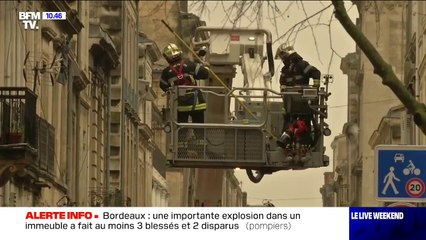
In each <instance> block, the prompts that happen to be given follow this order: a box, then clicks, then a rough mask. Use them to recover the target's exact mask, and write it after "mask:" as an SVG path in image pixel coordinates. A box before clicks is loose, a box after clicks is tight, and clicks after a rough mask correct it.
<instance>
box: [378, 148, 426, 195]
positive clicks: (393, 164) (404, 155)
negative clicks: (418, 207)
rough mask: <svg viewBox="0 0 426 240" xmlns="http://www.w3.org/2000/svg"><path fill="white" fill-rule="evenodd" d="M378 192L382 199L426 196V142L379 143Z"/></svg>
mask: <svg viewBox="0 0 426 240" xmlns="http://www.w3.org/2000/svg"><path fill="white" fill-rule="evenodd" d="M375 157H376V169H375V171H374V173H375V184H374V186H375V194H376V199H377V200H378V201H392V202H423V201H425V200H426V194H425V190H426V186H425V182H426V146H417V145H415V146H414V145H379V146H377V147H376V153H375Z"/></svg>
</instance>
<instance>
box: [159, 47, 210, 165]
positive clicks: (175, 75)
mask: <svg viewBox="0 0 426 240" xmlns="http://www.w3.org/2000/svg"><path fill="white" fill-rule="evenodd" d="M163 56H164V58H165V59H166V60H167V62H168V63H169V66H168V67H166V68H165V69H163V72H162V73H161V79H160V88H161V89H162V90H163V91H164V92H167V91H168V90H169V88H170V87H173V86H176V85H178V86H194V88H190V89H188V88H186V89H179V90H178V106H177V121H178V122H179V123H187V122H188V121H189V117H191V120H192V123H204V112H205V110H206V102H205V100H204V97H203V95H202V93H201V91H200V90H199V89H198V88H196V86H197V81H196V79H197V80H206V79H208V78H209V71H208V69H207V68H205V67H204V66H203V65H202V64H201V63H194V62H191V61H186V60H183V59H182V50H181V49H180V48H179V47H178V46H177V45H176V44H174V43H169V44H168V45H167V46H166V47H165V48H164V50H163ZM183 130H186V131H181V132H180V134H179V136H180V137H179V143H178V144H179V146H178V153H179V152H180V153H188V151H186V149H187V148H188V147H189V146H188V138H187V137H188V136H187V135H188V131H187V129H183ZM201 133H202V129H194V135H195V139H193V141H191V143H192V144H195V145H203V144H204V142H203V139H204V138H203V137H202V134H201ZM191 153H192V156H193V152H191ZM188 154H189V153H188ZM193 157H194V156H193Z"/></svg>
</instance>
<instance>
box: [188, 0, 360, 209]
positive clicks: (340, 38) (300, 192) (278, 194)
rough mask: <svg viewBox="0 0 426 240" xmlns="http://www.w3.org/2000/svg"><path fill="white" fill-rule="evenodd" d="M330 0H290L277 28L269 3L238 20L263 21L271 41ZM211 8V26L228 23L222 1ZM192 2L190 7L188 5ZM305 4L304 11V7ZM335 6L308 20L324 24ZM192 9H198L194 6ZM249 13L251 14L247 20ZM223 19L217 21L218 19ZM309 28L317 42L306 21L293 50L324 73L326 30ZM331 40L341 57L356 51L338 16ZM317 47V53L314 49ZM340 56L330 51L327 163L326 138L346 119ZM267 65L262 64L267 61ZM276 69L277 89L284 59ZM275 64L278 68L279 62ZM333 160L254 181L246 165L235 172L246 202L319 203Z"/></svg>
mask: <svg viewBox="0 0 426 240" xmlns="http://www.w3.org/2000/svg"><path fill="white" fill-rule="evenodd" d="M247 2H249V1H247ZM232 3H233V1H229V2H226V1H224V3H223V4H224V5H225V7H229V6H230V5H231V4H232ZM276 4H277V6H278V8H279V9H280V11H281V12H284V11H285V10H286V9H287V8H288V7H289V5H290V4H291V2H290V1H276ZM329 4H331V2H329V1H317V2H314V1H312V2H311V1H303V6H302V3H301V1H297V3H296V2H295V1H294V2H293V3H292V4H291V5H290V7H289V8H288V11H286V13H285V14H283V15H282V16H279V17H278V18H276V23H277V26H278V28H277V29H276V28H275V27H274V25H273V24H272V22H273V21H271V19H272V14H271V10H269V14H268V6H267V5H268V4H267V3H264V4H263V16H262V18H261V19H260V21H254V22H252V23H250V22H251V21H252V20H253V18H254V17H251V16H253V15H252V14H251V11H247V12H246V15H247V17H243V18H242V20H241V22H240V23H239V24H238V25H237V26H239V27H248V26H249V27H250V28H256V27H259V26H260V27H263V28H265V29H269V30H270V31H271V32H272V34H273V41H275V40H277V33H278V36H281V35H282V34H284V33H285V32H287V31H288V30H289V29H290V28H291V27H292V26H294V25H295V24H296V23H298V22H300V21H302V20H303V19H305V18H306V17H305V11H306V14H307V15H308V16H310V15H312V14H314V13H316V12H318V11H319V10H320V9H322V8H325V7H327V6H328V5H329ZM207 5H208V9H209V12H205V13H204V14H203V15H202V16H201V19H202V20H204V21H206V22H207V26H209V27H222V26H224V25H225V26H227V27H232V24H231V23H230V22H229V21H225V19H226V15H225V11H224V8H223V7H222V3H219V4H218V3H217V2H214V1H207ZM351 5H352V4H351V3H350V2H347V3H346V7H347V8H349V7H350V6H351ZM189 6H190V9H189V10H190V11H191V10H195V7H194V6H199V5H192V4H191V3H190V4H189ZM191 6H192V8H191ZM303 9H305V11H304V10H303ZM332 12H333V6H331V7H330V8H328V9H327V10H325V11H324V12H323V13H322V14H318V15H316V16H315V17H313V18H312V19H311V20H310V22H311V23H313V24H315V23H317V22H318V18H320V21H319V22H320V23H322V24H328V23H329V20H330V17H331V15H332ZM194 13H196V12H194ZM349 15H350V16H351V18H352V20H353V21H355V19H356V17H357V16H358V13H357V9H356V7H355V6H353V7H352V8H350V10H349ZM250 18H251V20H250ZM222 19H223V21H220V20H222ZM313 31H314V34H315V38H316V42H317V47H316V46H315V38H314V37H313V33H312V30H311V28H310V27H307V28H304V29H303V30H302V31H301V32H299V33H298V35H297V38H296V41H295V43H294V48H295V50H296V51H297V52H298V53H299V54H300V55H301V56H302V57H303V58H304V59H305V60H307V61H308V62H309V63H310V64H311V65H314V66H316V67H317V68H318V69H319V70H320V71H321V72H322V73H327V70H328V67H329V62H330V58H331V54H332V50H331V48H330V33H329V28H328V26H324V25H321V24H320V25H318V26H313ZM283 42H285V39H282V40H279V41H277V42H276V43H275V44H274V45H273V51H274V54H275V51H276V48H277V47H278V46H279V45H280V43H283ZM331 42H332V46H333V49H335V51H336V52H337V54H338V55H340V56H341V57H344V56H346V54H348V53H351V52H354V51H355V43H354V41H353V40H352V39H351V38H350V37H349V36H348V34H347V33H346V32H345V30H344V29H343V28H342V27H341V26H340V24H339V22H338V21H337V20H336V19H333V21H332V24H331ZM318 52H319V54H318ZM340 62H341V59H340V57H339V56H336V55H335V56H334V57H333V61H332V64H331V67H330V71H329V73H331V74H333V75H334V79H335V81H334V83H333V84H331V85H330V90H331V93H332V95H331V97H330V98H329V101H328V104H329V118H328V120H327V122H328V123H329V125H330V129H331V130H332V135H331V136H329V137H326V138H325V145H326V147H327V151H326V153H327V155H328V156H329V157H330V163H332V156H333V154H332V151H331V147H330V144H331V142H332V141H333V139H334V137H335V136H336V135H338V134H340V133H341V132H342V127H343V124H344V123H345V122H346V120H347V107H346V104H347V77H346V75H344V74H343V73H342V71H341V70H340ZM265 66H266V65H265ZM275 66H276V69H278V71H277V72H276V74H275V76H274V78H273V88H274V89H275V90H278V89H279V82H278V79H279V70H280V69H281V67H282V64H281V63H280V62H279V61H276V62H275ZM277 67H278V68H277ZM241 81H242V80H241V75H240V74H237V77H236V79H234V82H235V83H236V84H238V82H241ZM332 169H333V168H332V164H330V166H329V167H323V168H316V169H307V170H299V171H292V170H290V171H279V172H275V173H273V174H272V175H265V176H264V177H263V179H262V181H261V182H260V183H257V184H254V183H252V182H251V181H250V180H249V179H248V177H247V175H246V172H245V170H237V171H236V173H235V174H236V176H237V178H239V179H240V180H241V181H242V189H243V191H246V192H247V193H248V203H249V204H261V202H262V200H263V199H270V200H271V202H272V203H274V204H275V206H282V207H285V206H288V207H294V206H298V207H301V206H322V199H321V194H320V193H319V188H320V187H321V186H322V185H323V183H324V180H323V179H324V175H323V174H324V172H327V171H332Z"/></svg>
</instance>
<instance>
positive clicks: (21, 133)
mask: <svg viewBox="0 0 426 240" xmlns="http://www.w3.org/2000/svg"><path fill="white" fill-rule="evenodd" d="M36 101H37V96H36V95H35V94H34V93H33V92H32V91H31V90H29V89H28V88H25V87H0V187H1V186H3V185H4V184H6V182H7V181H8V180H9V179H10V178H11V177H12V176H13V175H14V174H17V173H20V172H22V171H23V170H24V168H25V167H27V166H29V165H31V164H33V163H35V162H36V161H37V155H38V153H37V149H36V148H37V147H36V146H37V141H36V129H37V128H36Z"/></svg>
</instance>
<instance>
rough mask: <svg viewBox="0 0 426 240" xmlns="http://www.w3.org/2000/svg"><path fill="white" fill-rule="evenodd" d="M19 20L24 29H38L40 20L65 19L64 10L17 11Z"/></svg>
mask: <svg viewBox="0 0 426 240" xmlns="http://www.w3.org/2000/svg"><path fill="white" fill-rule="evenodd" d="M18 16H19V20H20V21H21V22H22V23H23V24H24V28H25V29H31V30H36V29H39V26H38V24H37V23H38V21H40V20H65V19H67V14H66V12H19V15H18Z"/></svg>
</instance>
